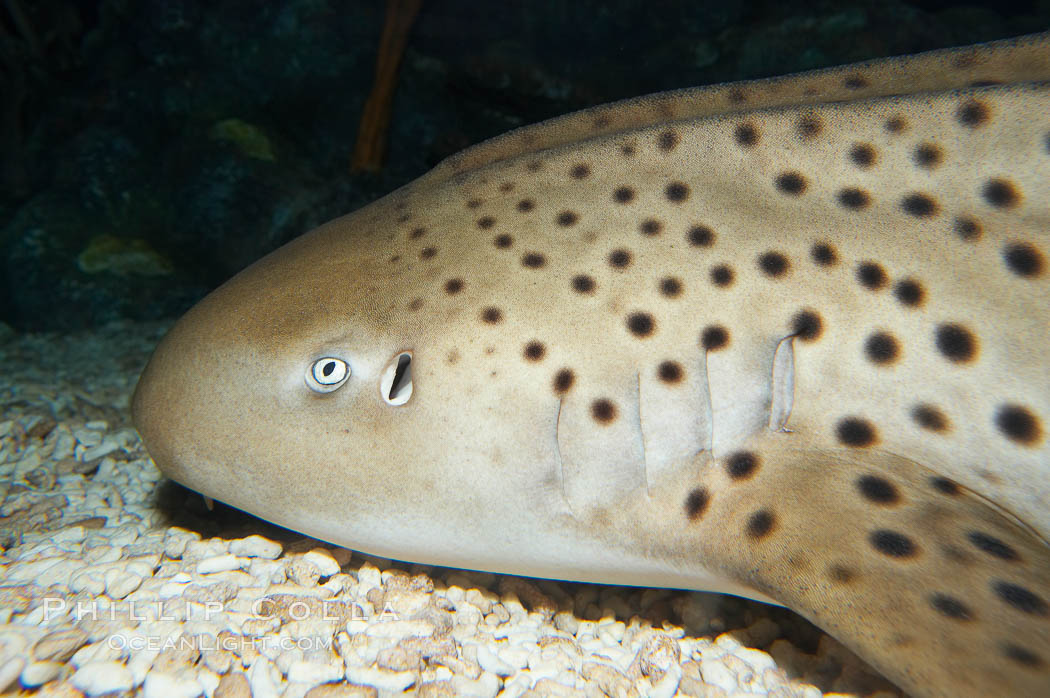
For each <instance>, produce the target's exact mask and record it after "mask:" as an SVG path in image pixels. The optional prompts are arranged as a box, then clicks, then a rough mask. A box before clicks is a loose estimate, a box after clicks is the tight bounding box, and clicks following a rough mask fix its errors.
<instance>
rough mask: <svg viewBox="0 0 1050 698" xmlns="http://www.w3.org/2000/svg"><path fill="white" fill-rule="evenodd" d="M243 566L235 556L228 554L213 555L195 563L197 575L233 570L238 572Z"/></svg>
mask: <svg viewBox="0 0 1050 698" xmlns="http://www.w3.org/2000/svg"><path fill="white" fill-rule="evenodd" d="M242 566H243V564H242V562H241V560H240V559H238V558H237V556H236V555H231V554H230V553H223V554H222V555H213V556H212V557H207V558H204V559H203V560H201V561H200V562H198V563H197V574H215V573H216V572H232V571H233V570H239V569H241V567H242Z"/></svg>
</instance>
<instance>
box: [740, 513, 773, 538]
mask: <svg viewBox="0 0 1050 698" xmlns="http://www.w3.org/2000/svg"><path fill="white" fill-rule="evenodd" d="M775 525H776V517H774V516H773V513H772V512H771V511H769V510H768V509H759V510H758V511H756V512H755V513H753V514H751V516H749V517H748V518H747V527H746V528H745V529H744V531H745V532H746V533H747V536H748V538H752V539H754V540H760V539H762V538H765V537H766V536H768V535H769V534H770V533H772V532H773V527H774V526H775Z"/></svg>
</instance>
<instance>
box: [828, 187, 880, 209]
mask: <svg viewBox="0 0 1050 698" xmlns="http://www.w3.org/2000/svg"><path fill="white" fill-rule="evenodd" d="M835 198H836V199H838V202H839V204H840V205H841V206H842V207H843V208H848V209H850V210H851V211H859V210H861V209H865V208H867V207H868V206H869V205H870V204H871V195H870V194H868V192H866V191H864V190H863V189H858V188H857V187H846V188H845V189H842V190H840V191H839V193H838V194H837V195H836V197H835Z"/></svg>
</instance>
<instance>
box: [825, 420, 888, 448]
mask: <svg viewBox="0 0 1050 698" xmlns="http://www.w3.org/2000/svg"><path fill="white" fill-rule="evenodd" d="M835 433H836V435H837V436H838V440H839V442H840V443H843V444H845V445H847V446H853V447H854V448H864V447H867V446H871V445H872V444H874V443H875V442H876V441H878V435H877V433H876V431H875V427H874V426H873V425H872V423H871V422H869V421H868V420H866V419H862V418H860V417H844V418H842V419H840V420H839V422H838V424H837V425H836V426H835Z"/></svg>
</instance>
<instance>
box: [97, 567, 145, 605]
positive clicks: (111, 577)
mask: <svg viewBox="0 0 1050 698" xmlns="http://www.w3.org/2000/svg"><path fill="white" fill-rule="evenodd" d="M105 578H106V596H108V597H109V598H111V599H123V598H124V597H126V596H127V595H128V594H130V593H131V592H133V591H135V590H136V589H138V588H139V586H141V585H142V576H141V575H139V574H136V573H135V572H132V571H130V570H128V571H121V570H119V569H111V570H108V571H107V572H106V577H105Z"/></svg>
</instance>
